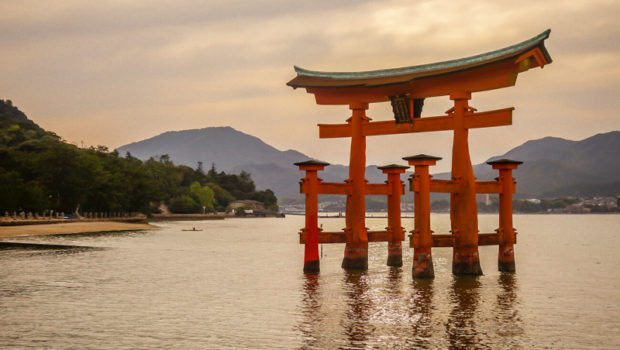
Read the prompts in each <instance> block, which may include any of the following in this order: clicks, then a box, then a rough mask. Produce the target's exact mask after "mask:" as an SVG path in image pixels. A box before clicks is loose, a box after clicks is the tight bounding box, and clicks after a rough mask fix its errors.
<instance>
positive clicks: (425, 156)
mask: <svg viewBox="0 0 620 350" xmlns="http://www.w3.org/2000/svg"><path fill="white" fill-rule="evenodd" d="M441 159H442V158H441V157H435V156H429V155H428V154H416V155H415V156H409V157H404V158H403V160H406V161H410V160H435V161H437V160H441Z"/></svg>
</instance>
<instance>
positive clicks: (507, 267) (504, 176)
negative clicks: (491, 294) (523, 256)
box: [487, 159, 523, 272]
mask: <svg viewBox="0 0 620 350" xmlns="http://www.w3.org/2000/svg"><path fill="white" fill-rule="evenodd" d="M487 164H490V165H491V166H493V169H497V170H499V178H498V181H499V184H500V186H501V192H500V193H499V228H498V229H497V234H498V241H499V254H498V258H497V268H498V269H499V271H503V272H515V271H516V269H515V255H514V245H515V243H516V242H517V240H516V238H517V237H516V234H515V230H514V227H513V226H512V194H513V193H514V192H515V181H514V178H513V177H512V171H513V170H514V169H517V167H518V166H519V164H523V162H520V161H516V160H510V159H500V160H495V161H491V162H487Z"/></svg>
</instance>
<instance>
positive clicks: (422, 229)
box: [403, 154, 441, 278]
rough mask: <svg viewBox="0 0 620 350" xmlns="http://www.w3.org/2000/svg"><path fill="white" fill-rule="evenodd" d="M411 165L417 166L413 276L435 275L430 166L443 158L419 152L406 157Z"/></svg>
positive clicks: (413, 189) (414, 198)
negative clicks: (432, 249) (432, 250)
mask: <svg viewBox="0 0 620 350" xmlns="http://www.w3.org/2000/svg"><path fill="white" fill-rule="evenodd" d="M403 159H404V160H406V161H408V162H409V165H413V166H415V172H414V174H413V181H412V183H411V184H412V189H411V190H412V191H413V200H414V230H413V236H412V240H411V242H410V245H411V246H412V247H413V267H412V273H413V277H420V278H432V277H435V270H434V268H433V257H432V254H431V248H432V247H433V236H432V234H433V231H431V175H430V174H429V169H428V167H429V166H431V165H435V164H436V163H437V161H438V160H440V159H441V158H439V157H433V156H428V155H425V154H418V155H416V156H412V157H405V158H403Z"/></svg>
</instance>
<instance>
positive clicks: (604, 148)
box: [435, 131, 620, 198]
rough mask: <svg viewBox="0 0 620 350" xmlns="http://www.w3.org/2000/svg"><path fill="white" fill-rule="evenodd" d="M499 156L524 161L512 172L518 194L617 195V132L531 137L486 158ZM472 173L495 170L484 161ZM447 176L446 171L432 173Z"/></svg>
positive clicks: (483, 176)
mask: <svg viewBox="0 0 620 350" xmlns="http://www.w3.org/2000/svg"><path fill="white" fill-rule="evenodd" d="M501 158H508V159H514V160H521V161H523V162H524V163H523V164H522V165H521V166H520V167H519V169H517V170H516V171H515V172H514V175H513V176H514V177H515V178H516V180H517V193H516V196H517V197H521V198H528V197H560V196H602V195H606V196H614V195H620V191H619V190H620V161H619V159H620V131H612V132H608V133H604V134H597V135H594V136H592V137H589V138H587V139H584V140H581V141H572V140H566V139H562V138H558V137H545V138H542V139H538V140H531V141H527V142H526V143H524V144H522V145H521V146H518V147H515V148H513V149H512V150H510V151H508V152H507V153H505V154H503V155H501V156H497V157H492V158H490V159H489V160H496V159H501ZM474 174H475V176H476V177H477V178H478V179H479V180H492V179H494V178H495V177H496V176H497V171H496V170H493V169H492V168H491V166H490V165H488V164H486V163H483V164H478V165H475V166H474ZM449 177H450V174H449V173H441V174H437V175H435V178H449Z"/></svg>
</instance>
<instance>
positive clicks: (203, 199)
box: [189, 181, 215, 212]
mask: <svg viewBox="0 0 620 350" xmlns="http://www.w3.org/2000/svg"><path fill="white" fill-rule="evenodd" d="M189 193H190V195H191V196H192V198H194V199H195V200H196V201H197V202H198V204H199V205H200V206H201V207H203V208H204V210H205V211H207V212H212V211H214V205H215V195H214V193H213V190H211V189H210V188H209V187H208V186H200V183H198V181H196V182H194V183H192V184H191V185H190V186H189Z"/></svg>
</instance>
